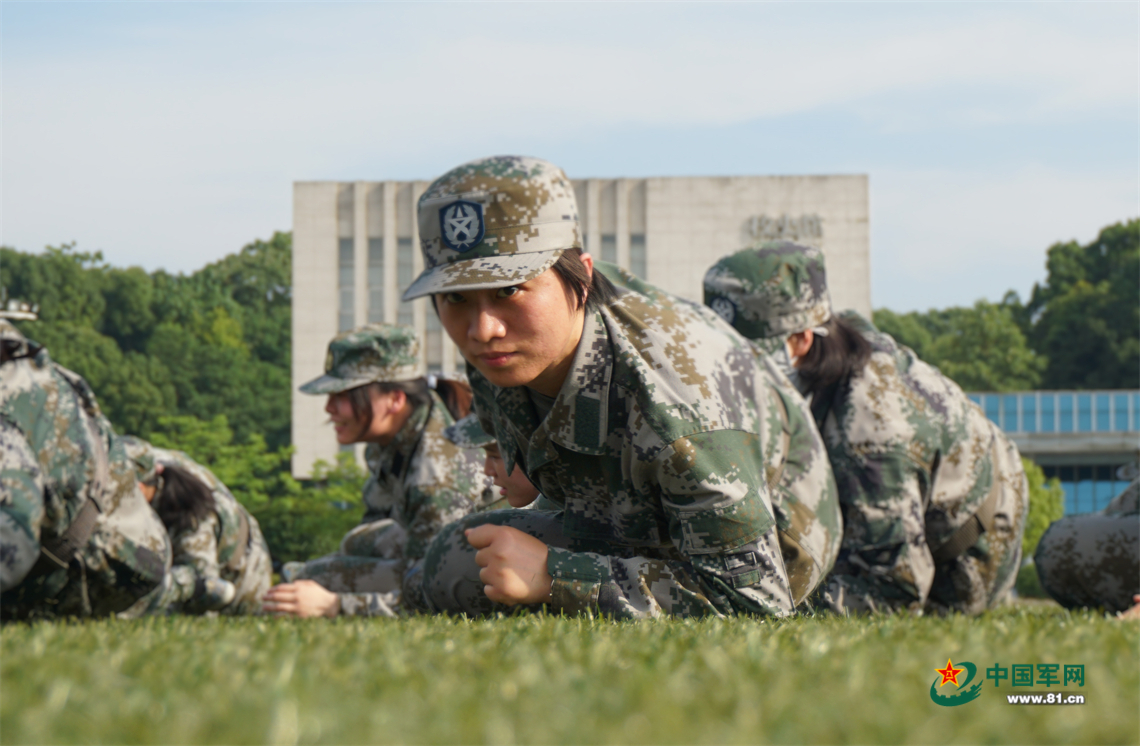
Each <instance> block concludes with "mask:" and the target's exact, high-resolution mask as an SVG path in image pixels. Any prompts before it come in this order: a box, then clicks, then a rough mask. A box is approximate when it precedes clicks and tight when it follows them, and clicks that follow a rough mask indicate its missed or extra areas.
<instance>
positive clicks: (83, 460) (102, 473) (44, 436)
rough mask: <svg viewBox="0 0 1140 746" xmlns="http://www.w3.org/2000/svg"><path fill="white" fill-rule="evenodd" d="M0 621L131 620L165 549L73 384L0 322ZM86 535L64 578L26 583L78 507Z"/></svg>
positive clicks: (115, 447)
mask: <svg viewBox="0 0 1140 746" xmlns="http://www.w3.org/2000/svg"><path fill="white" fill-rule="evenodd" d="M0 337H2V338H3V340H4V362H3V363H2V364H0V586H2V590H3V594H2V595H0V615H2V617H3V618H4V619H29V618H40V617H62V616H106V615H111V614H116V613H124V614H128V615H133V614H134V613H136V611H135V610H136V609H139V608H144V607H145V606H146V605H147V604H148V603H149V602H150V599H151V598H153V597H154V596H155V595H157V594H159V593H161V592H162V589H163V587H164V584H165V583H167V582H169V581H168V575H169V569H170V562H171V551H170V541H169V538H168V537H167V535H166V530H165V529H164V528H163V527H162V523H161V522H160V521H159V520H158V516H156V515H155V514H154V511H152V510H151V509H150V507H149V506H148V505H147V503H146V499H145V498H144V497H143V496H142V493H141V492H140V491H139V489H138V483H137V482H136V480H135V470H134V467H133V465H132V464H131V462H130V460H129V459H128V458H127V454H126V452H125V451H124V450H123V445H122V443H121V441H120V440H119V438H118V437H117V436H116V435H115V433H114V431H113V430H112V428H111V425H110V423H109V422H108V421H107V419H106V417H104V416H103V414H102V412H101V411H100V410H99V405H98V404H97V403H96V401H95V396H94V394H93V393H92V392H91V389H90V387H89V386H88V385H87V383H86V381H84V380H83V379H82V378H81V377H79V376H78V375H76V374H75V373H72V372H71V371H69V370H67V369H65V368H62V367H60V366H58V365H56V364H55V363H53V362H52V360H51V358H50V356H49V355H48V352H47V350H46V349H43V348H40V347H38V346H37V345H34V344H30V343H27V342H26V341H25V340H24V339H23V337H22V335H20V333H19V332H18V331H17V330H16V329H15V328H14V327H13V326H12V325H11V324H10V323H9V322H7V321H6V320H0ZM89 500H90V501H93V504H94V505H95V506H97V507H98V511H99V512H98V516H97V518H96V521H95V526H94V530H93V531H92V533H91V534H90V537H89V538H88V540H87V542H86V543H85V544H84V545H83V546H82V547H81V548H80V549H79V551H78V552H77V554H76V555H75V558H74V559H72V560H71V561H70V562H69V563H68V564H67V567H66V568H63V567H60V568H58V569H53V570H50V571H48V572H45V573H42V574H31V573H30V571H31V570H32V568H33V566H34V565H35V564H36V562H37V560H39V559H40V557H41V541H43V542H48V541H52V540H54V539H56V538H58V537H60V536H61V535H63V534H64V533H65V532H66V531H67V529H68V528H69V526H70V525H71V523H72V521H74V520H75V519H76V517H77V516H78V515H79V514H80V512H81V510H82V509H83V506H84V504H85V503H86V502H87V501H89Z"/></svg>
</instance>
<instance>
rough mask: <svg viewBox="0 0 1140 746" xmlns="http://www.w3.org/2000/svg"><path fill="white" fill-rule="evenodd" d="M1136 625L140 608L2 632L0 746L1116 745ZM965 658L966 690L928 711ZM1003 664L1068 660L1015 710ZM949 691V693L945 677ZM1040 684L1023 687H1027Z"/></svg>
mask: <svg viewBox="0 0 1140 746" xmlns="http://www.w3.org/2000/svg"><path fill="white" fill-rule="evenodd" d="M1138 644H1140V626H1138V625H1136V624H1135V623H1122V622H1119V621H1116V620H1114V619H1111V618H1104V617H1103V616H1101V615H1098V614H1095V613H1092V612H1069V611H1065V610H1063V609H1061V608H1059V607H1057V606H1056V605H1044V604H1040V605H1018V606H1014V607H1007V608H1003V609H1001V610H998V611H995V612H991V613H988V614H984V615H982V616H981V617H978V618H969V617H962V616H952V617H948V618H943V619H939V618H931V617H912V616H906V615H899V616H881V617H872V618H852V619H842V618H834V617H821V618H795V619H789V620H784V621H767V622H765V621H759V620H754V619H706V620H663V621H659V622H652V623H640V624H638V623H613V622H609V621H605V620H591V619H583V618H560V617H553V616H544V615H535V616H525V615H524V616H518V617H512V618H505V619H495V620H486V621H469V620H465V619H450V618H440V617H412V618H407V619H351V618H350V619H337V620H325V619H316V620H288V619H267V618H221V619H201V618H193V617H168V618H152V619H144V620H138V621H121V620H107V621H96V622H85V623H70V624H68V623H60V624H47V623H39V624H33V625H27V624H11V625H6V626H5V627H4V628H3V629H2V630H0V677H2V678H3V680H4V681H6V682H19V685H18V686H7V687H6V688H5V690H4V697H3V698H0V722H2V724H3V728H4V740H5V742H6V743H61V744H66V743H135V744H150V743H185V744H198V743H233V744H252V743H273V744H276V743H302V744H309V743H312V744H319V743H332V744H340V743H393V744H399V743H471V744H484V743H498V744H507V743H586V744H616V743H630V744H665V743H669V744H673V743H684V744H698V743H699V744H730V743H731V744H744V743H747V744H753V743H914V744H942V743H987V744H1004V743H1040V744H1053V743H1057V744H1062V743H1132V742H1135V740H1136V733H1137V729H1138V728H1140V668H1138V667H1137V666H1136V656H1135V651H1136V649H1137V645H1138ZM947 658H952V659H953V661H954V663H956V664H960V663H961V662H963V661H970V662H972V663H974V665H975V666H977V668H978V676H979V678H980V681H981V682H982V683H983V689H982V691H981V695H980V696H979V698H978V699H977V700H975V701H974V702H971V703H969V704H966V705H964V706H962V707H939V706H937V705H935V704H934V703H933V702H931V700H930V688H931V682H932V681H934V680H935V679H936V676H937V674H935V671H934V669H936V668H940V667H942V666H944V665H945V663H946V659H947ZM995 663H1000V664H1001V665H1002V666H1005V667H1008V666H1009V665H1010V664H1013V663H1023V664H1026V663H1027V664H1037V663H1069V664H1082V665H1084V667H1085V682H1086V683H1085V686H1084V687H1083V688H1078V687H1076V686H1075V685H1072V684H1070V685H1069V686H1068V687H1054V689H1053V691H1063V692H1065V693H1068V694H1072V693H1079V694H1084V695H1085V696H1086V697H1087V704H1085V705H1082V706H1075V707H1011V706H1009V705H1008V704H1006V699H1005V697H1006V695H1007V694H1014V693H1023V692H1024V691H1025V690H1024V689H1014V688H1012V687H1011V686H1010V682H1009V681H1008V680H1006V681H1003V682H1002V686H1000V687H994V685H993V682H992V681H987V680H986V679H985V669H986V668H988V667H991V666H993V665H994V664H995ZM952 686H953V685H951V684H948V685H947V689H951V688H952ZM1035 691H1040V690H1035Z"/></svg>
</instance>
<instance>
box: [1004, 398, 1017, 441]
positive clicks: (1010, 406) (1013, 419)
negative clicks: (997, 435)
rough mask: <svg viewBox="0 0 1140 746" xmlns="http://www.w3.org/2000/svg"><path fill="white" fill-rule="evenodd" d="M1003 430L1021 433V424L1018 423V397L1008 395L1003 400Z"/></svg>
mask: <svg viewBox="0 0 1140 746" xmlns="http://www.w3.org/2000/svg"><path fill="white" fill-rule="evenodd" d="M1001 406H1002V410H1003V411H1002V429H1003V430H1006V431H1007V432H1011V433H1016V432H1020V431H1021V424H1020V423H1019V422H1018V421H1017V397H1016V396H1011V395H1006V396H1003V397H1002V398H1001Z"/></svg>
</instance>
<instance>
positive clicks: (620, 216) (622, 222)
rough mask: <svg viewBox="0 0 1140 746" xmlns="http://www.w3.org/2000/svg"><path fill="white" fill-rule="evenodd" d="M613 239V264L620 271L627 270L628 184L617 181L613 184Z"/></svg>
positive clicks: (624, 180) (623, 181)
mask: <svg viewBox="0 0 1140 746" xmlns="http://www.w3.org/2000/svg"><path fill="white" fill-rule="evenodd" d="M614 237H615V239H616V242H617V245H616V246H615V247H614V248H615V254H616V259H615V263H616V264H617V265H618V266H619V267H621V268H622V269H629V182H628V181H627V180H626V179H618V180H616V181H615V182H614Z"/></svg>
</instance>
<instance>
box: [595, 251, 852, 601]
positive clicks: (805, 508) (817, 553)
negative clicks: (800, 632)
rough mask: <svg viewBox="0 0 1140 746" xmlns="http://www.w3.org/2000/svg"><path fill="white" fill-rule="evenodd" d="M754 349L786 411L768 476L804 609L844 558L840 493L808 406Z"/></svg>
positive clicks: (604, 269) (655, 294)
mask: <svg viewBox="0 0 1140 746" xmlns="http://www.w3.org/2000/svg"><path fill="white" fill-rule="evenodd" d="M594 267H595V269H597V270H599V271H600V272H601V273H602V274H604V275H605V276H606V277H608V278H609V279H610V282H612V283H613V284H614V285H617V286H620V287H623V288H626V289H628V290H633V291H634V292H637V293H641V294H642V295H644V296H646V297H648V298H649V299H650V300H651V301H652V302H656V303H682V304H686V305H692V306H695V307H696V308H702V306H699V305H697V304H694V303H692V302H691V301H688V300H685V299H683V298H678V297H675V296H672V295H670V294H668V293H666V292H665V291H664V290H661V289H660V288H658V287H656V286H654V285H651V284H650V283H648V282H646V281H645V280H642V279H641V278H639V277H637V276H636V275H633V274H630V273H629V272H628V271H626V270H624V269H622V268H620V267H618V266H617V265H615V264H611V263H609V262H600V261H599V262H595V263H594ZM752 350H753V353H755V354H756V356H757V358H758V360H759V361H760V364H761V365H762V366H763V368H764V370H765V372H766V373H767V374H768V376H769V378H770V384H769V390H770V391H771V393H772V395H773V398H774V399H775V400H776V403H777V404H778V406H779V408H780V410H781V419H782V425H783V428H784V432H785V436H784V437H783V443H782V448H781V449H779V450H777V451H775V452H767V453H766V454H765V456H766V463H767V464H768V466H767V472H766V474H767V481H768V486H769V488H770V490H771V498H772V508H773V510H774V511H775V515H776V526H777V528H778V530H779V540H780V549H781V553H782V554H783V557H784V568H785V570H787V573H788V582H789V583H790V584H791V588H792V596H793V598H794V599H795V601H796V603H797V604H799V603H800V602H801V601H803V600H804V599H805V598H806V597H807V596H808V595H809V594H810V593H811V592H812V591H814V590H815V589H816V587H817V586H818V585H819V584H820V583H821V582H822V581H823V578H824V577H825V576H826V575H827V573H828V572H830V571H831V568H832V566H833V565H834V564H835V559H836V557H837V556H838V555H839V547H840V544H841V542H842V541H843V518H842V512H841V510H840V507H839V493H838V491H837V490H836V487H835V478H834V477H833V476H832V473H831V462H830V461H829V460H828V458H827V450H826V449H825V448H824V445H823V438H822V437H820V434H819V431H818V430H817V429H816V425H815V420H814V419H812V414H811V410H810V409H809V407H808V404H807V402H806V401H804V398H803V397H802V396H801V395H800V393H799V391H797V390H796V387H795V386H793V385H792V383H791V381H789V380H788V378H787V376H785V375H784V374H783V373H782V372H781V371H780V370H779V368H778V367H777V366H776V365H774V364H773V362H772V359H771V358H770V357H769V356H768V355H767V354H765V352H764V351H763V350H762V349H761V348H760V347H759V346H757V345H755V344H753V345H752ZM769 451H771V449H769Z"/></svg>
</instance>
